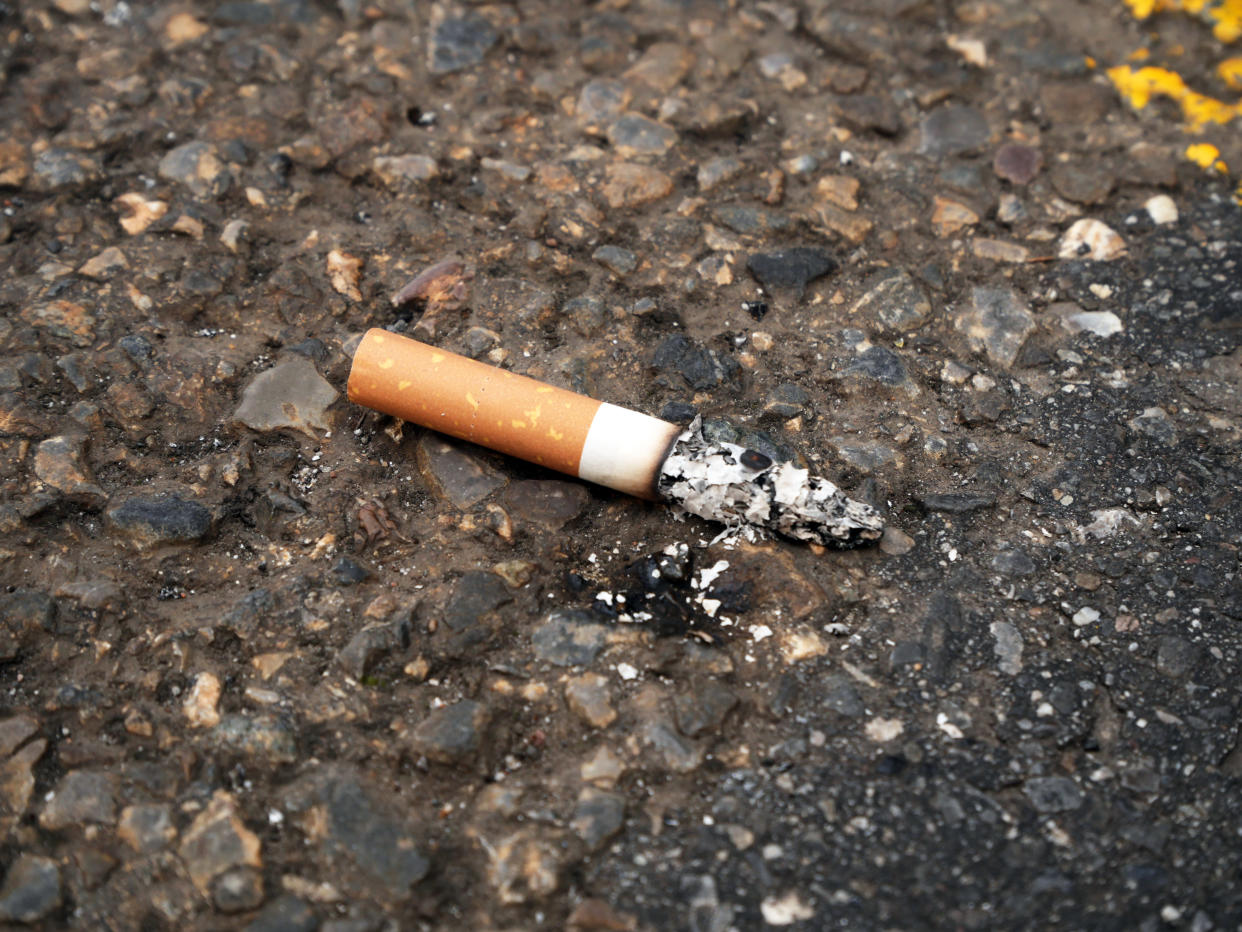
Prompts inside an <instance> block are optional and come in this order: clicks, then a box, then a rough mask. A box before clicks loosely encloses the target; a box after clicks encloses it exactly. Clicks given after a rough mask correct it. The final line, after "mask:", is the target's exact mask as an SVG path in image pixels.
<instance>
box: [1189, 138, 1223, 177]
mask: <svg viewBox="0 0 1242 932" xmlns="http://www.w3.org/2000/svg"><path fill="white" fill-rule="evenodd" d="M1186 158H1188V159H1190V161H1192V162H1194V163H1195V164H1196V165H1198V166H1199V167H1200V168H1203V169H1208V170H1211V171H1218V172H1220V173H1221V174H1222V175H1226V174H1228V173H1229V166H1228V165H1226V164H1225V163H1224V161H1222V160H1221V157H1220V150H1219V149H1217V148H1216V147H1215V146H1214V145H1212V144H1211V143H1210V142H1197V143H1195V144H1194V145H1190V146H1187V147H1186Z"/></svg>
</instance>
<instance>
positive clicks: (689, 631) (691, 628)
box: [570, 543, 751, 644]
mask: <svg viewBox="0 0 1242 932" xmlns="http://www.w3.org/2000/svg"><path fill="white" fill-rule="evenodd" d="M728 568H729V563H728V561H726V560H718V561H717V562H716V563H715V564H713V565H712V566H710V567H707V568H704V569H701V570H699V571H698V572H697V573H696V572H695V569H694V558H693V554H692V553H691V551H690V547H689V546H688V545H687V544H684V543H676V544H670V545H669V546H667V547H665V548H664V549H663V550H658V551H656V552H655V553H651V554H648V555H646V556H644V557H640V558H639V559H637V560H635V561H634V562H632V563H630V564H629V565H628V566H626V567H625V575H624V576H623V577H621V578H620V579H618V580H615V581H614V583H613V585H611V586H605V585H603V584H599V585H592V584H591V581H589V580H586V579H584V578H582V577H580V576H579V577H577V579H576V580H575V579H571V580H570V585H571V588H576V589H578V590H579V591H587V592H589V591H591V590H592V589H593V590H594V591H595V598H594V601H593V602H592V605H591V607H592V609H593V610H594V611H595V612H597V613H598V614H600V615H603V616H604V617H605V618H608V619H609V620H611V621H614V622H618V623H621V624H641V625H647V626H649V627H650V628H651V629H652V630H654V631H655V632H656V634H657V635H659V636H660V637H683V636H688V637H693V638H697V639H698V640H700V641H702V642H704V643H706V644H720V643H723V641H724V640H725V638H726V636H727V634H728V631H729V629H731V628H733V627H734V625H735V623H736V622H735V619H734V618H733V616H734V615H739V614H743V613H745V612H746V611H748V610H749V609H750V590H751V584H750V583H749V582H744V581H740V580H735V579H732V578H729V577H723V576H722V574H723V573H724V572H725V570H727V569H728ZM575 575H576V574H575ZM588 586H589V587H590V588H589V589H588Z"/></svg>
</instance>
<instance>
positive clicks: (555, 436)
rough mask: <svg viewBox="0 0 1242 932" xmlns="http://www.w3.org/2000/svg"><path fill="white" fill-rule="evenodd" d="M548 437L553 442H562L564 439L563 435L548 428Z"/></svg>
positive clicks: (554, 429) (552, 428)
mask: <svg viewBox="0 0 1242 932" xmlns="http://www.w3.org/2000/svg"><path fill="white" fill-rule="evenodd" d="M548 436H549V437H551V438H552V439H553V440H564V439H565V435H564V434H562V433H561V432H560V431H559V430H557V429H556V428H555V427H549V428H548Z"/></svg>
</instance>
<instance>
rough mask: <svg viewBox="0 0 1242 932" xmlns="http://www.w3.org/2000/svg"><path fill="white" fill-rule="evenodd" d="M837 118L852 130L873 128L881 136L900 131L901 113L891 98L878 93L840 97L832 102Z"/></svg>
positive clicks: (891, 134) (894, 134) (863, 130)
mask: <svg viewBox="0 0 1242 932" xmlns="http://www.w3.org/2000/svg"><path fill="white" fill-rule="evenodd" d="M833 110H835V111H836V114H837V118H838V119H839V120H840V121H841V123H842V124H843V125H844V126H847V127H848V128H849V129H851V130H853V131H854V132H865V131H866V130H874V131H875V132H877V133H879V134H880V135H881V136H896V135H897V134H898V133H900V132H901V129H902V122H901V113H900V111H898V109H897V105H896V104H895V103H894V102H893V98H892V97H890V96H888V95H887V94H885V95H880V94H853V95H851V96H849V97H840V98H838V99H837V100H836V102H835V103H834V104H833Z"/></svg>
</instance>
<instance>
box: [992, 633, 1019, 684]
mask: <svg viewBox="0 0 1242 932" xmlns="http://www.w3.org/2000/svg"><path fill="white" fill-rule="evenodd" d="M991 631H992V637H994V638H996V646H995V650H996V659H997V661H998V663H997V666H999V667H1000V670H1001V672H1002V673H1008V674H1010V675H1016V674H1018V673H1020V672H1022V633H1021V632H1020V631H1019V630H1018V629H1017V627H1015V626H1014V625H1011V624H1010V623H1009V622H1007V621H994V622H992V625H991Z"/></svg>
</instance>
